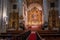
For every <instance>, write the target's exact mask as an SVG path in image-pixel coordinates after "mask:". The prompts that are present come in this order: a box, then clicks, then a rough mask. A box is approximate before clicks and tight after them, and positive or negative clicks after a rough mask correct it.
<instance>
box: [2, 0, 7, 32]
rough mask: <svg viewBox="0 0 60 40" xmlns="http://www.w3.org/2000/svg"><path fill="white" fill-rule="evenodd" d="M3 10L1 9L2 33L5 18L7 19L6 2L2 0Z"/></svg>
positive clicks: (4, 29)
mask: <svg viewBox="0 0 60 40" xmlns="http://www.w3.org/2000/svg"><path fill="white" fill-rule="evenodd" d="M2 1H3V2H2V3H3V4H2V5H3V6H2V7H3V9H2V14H3V16H2V19H3V20H2V33H4V32H6V17H7V0H2Z"/></svg>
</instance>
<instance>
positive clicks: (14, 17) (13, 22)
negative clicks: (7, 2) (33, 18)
mask: <svg viewBox="0 0 60 40" xmlns="http://www.w3.org/2000/svg"><path fill="white" fill-rule="evenodd" d="M8 23H9V24H8V26H9V28H8V29H15V30H17V29H18V27H19V15H18V13H17V12H15V11H13V12H12V13H10V15H9V22H8Z"/></svg>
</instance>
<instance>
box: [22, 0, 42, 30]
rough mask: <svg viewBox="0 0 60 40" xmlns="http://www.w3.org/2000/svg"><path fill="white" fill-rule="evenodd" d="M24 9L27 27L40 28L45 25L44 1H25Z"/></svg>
mask: <svg viewBox="0 0 60 40" xmlns="http://www.w3.org/2000/svg"><path fill="white" fill-rule="evenodd" d="M23 8H24V13H23V17H24V21H25V27H26V28H28V29H29V28H35V27H36V29H37V28H40V27H41V25H43V0H25V1H24V7H23Z"/></svg>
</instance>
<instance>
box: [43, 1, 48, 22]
mask: <svg viewBox="0 0 60 40" xmlns="http://www.w3.org/2000/svg"><path fill="white" fill-rule="evenodd" d="M43 8H44V12H43V13H44V20H45V22H48V2H47V0H43Z"/></svg>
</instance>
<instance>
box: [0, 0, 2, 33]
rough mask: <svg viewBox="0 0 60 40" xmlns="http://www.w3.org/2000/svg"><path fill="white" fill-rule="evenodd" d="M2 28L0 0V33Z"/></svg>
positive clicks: (0, 1)
mask: <svg viewBox="0 0 60 40" xmlns="http://www.w3.org/2000/svg"><path fill="white" fill-rule="evenodd" d="M1 28H2V0H0V33H1V30H2V29H1Z"/></svg>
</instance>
